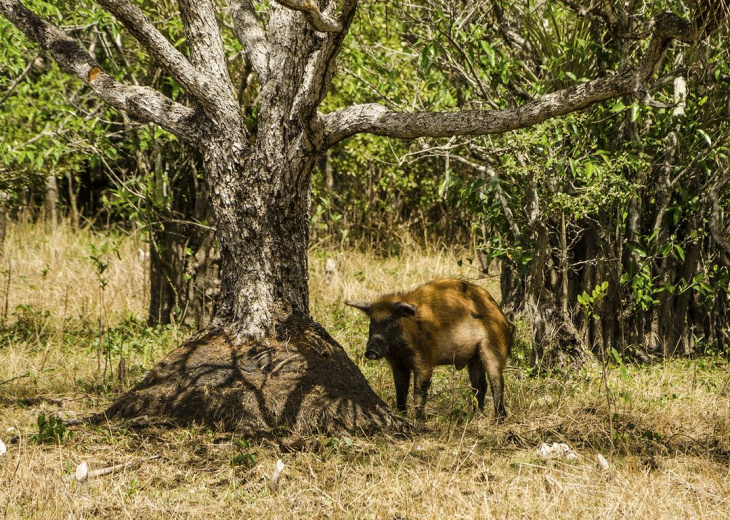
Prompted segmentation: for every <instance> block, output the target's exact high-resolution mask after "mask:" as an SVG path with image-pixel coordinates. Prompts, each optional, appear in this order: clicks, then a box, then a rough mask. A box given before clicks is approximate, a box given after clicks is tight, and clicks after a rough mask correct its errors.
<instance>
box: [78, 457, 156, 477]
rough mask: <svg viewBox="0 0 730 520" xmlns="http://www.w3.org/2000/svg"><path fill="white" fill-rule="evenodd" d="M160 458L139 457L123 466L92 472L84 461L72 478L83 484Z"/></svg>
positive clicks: (117, 465) (118, 465)
mask: <svg viewBox="0 0 730 520" xmlns="http://www.w3.org/2000/svg"><path fill="white" fill-rule="evenodd" d="M160 457H161V455H153V456H151V457H139V458H136V459H132V460H129V461H127V462H125V463H124V464H116V465H114V466H109V467H107V468H99V469H95V470H92V471H89V466H88V464H86V462H85V461H84V462H82V463H81V464H79V465H78V466H77V468H76V473H75V475H74V478H75V479H76V480H77V481H79V482H83V481H85V480H89V479H92V478H96V477H101V476H104V475H109V474H111V473H115V472H117V471H122V470H125V469H127V468H129V467H131V466H134V465H135V464H142V463H143V462H149V461H151V460H155V459H159V458H160Z"/></svg>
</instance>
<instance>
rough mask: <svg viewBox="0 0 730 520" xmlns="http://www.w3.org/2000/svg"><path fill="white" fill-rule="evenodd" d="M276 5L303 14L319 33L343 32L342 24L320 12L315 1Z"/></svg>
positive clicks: (297, 0) (283, 0)
mask: <svg viewBox="0 0 730 520" xmlns="http://www.w3.org/2000/svg"><path fill="white" fill-rule="evenodd" d="M276 3H277V4H280V5H283V6H284V7H288V8H289V9H292V10H294V11H299V12H301V13H302V14H303V15H304V17H305V18H306V19H307V22H309V24H310V25H311V26H312V27H314V28H315V29H316V30H318V31H321V32H340V31H342V24H341V23H340V22H339V20H337V19H336V18H333V17H332V16H329V15H327V14H324V13H323V12H322V11H320V10H319V6H317V2H316V1H315V0H276Z"/></svg>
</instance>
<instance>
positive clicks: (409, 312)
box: [392, 302, 418, 318]
mask: <svg viewBox="0 0 730 520" xmlns="http://www.w3.org/2000/svg"><path fill="white" fill-rule="evenodd" d="M417 310H418V307H416V306H415V305H413V304H411V303H406V302H394V303H393V308H392V311H393V314H395V315H396V316H399V317H401V318H407V317H409V316H415V315H416V311H417Z"/></svg>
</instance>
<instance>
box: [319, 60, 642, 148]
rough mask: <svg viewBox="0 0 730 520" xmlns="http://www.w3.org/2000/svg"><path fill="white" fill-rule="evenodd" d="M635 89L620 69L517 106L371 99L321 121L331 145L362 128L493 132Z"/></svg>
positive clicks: (405, 132) (394, 132) (405, 134)
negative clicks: (396, 106)
mask: <svg viewBox="0 0 730 520" xmlns="http://www.w3.org/2000/svg"><path fill="white" fill-rule="evenodd" d="M635 90H636V89H635V80H634V77H633V75H631V74H625V73H624V74H620V75H617V76H614V77H611V78H601V79H596V80H593V81H589V82H587V83H581V84H579V85H574V86H571V87H568V88H566V89H563V90H559V91H557V92H553V93H551V94H546V95H544V96H542V97H540V98H537V99H535V100H533V101H529V102H527V103H525V104H524V105H522V106H520V107H517V108H509V109H499V110H462V111H456V112H414V113H402V112H393V111H391V110H388V109H387V108H385V107H384V106H382V105H379V104H376V103H369V104H364V105H353V106H350V107H347V108H344V109H341V110H338V111H336V112H332V113H330V114H327V115H326V116H324V124H325V132H326V134H327V144H328V145H329V146H331V145H333V144H335V143H337V142H339V141H341V140H342V139H345V138H346V137H350V136H352V135H355V134H357V133H361V132H367V133H371V134H375V135H385V136H388V137H396V138H401V139H412V138H415V137H449V136H452V135H483V134H496V133H503V132H509V131H512V130H518V129H520V128H525V127H528V126H532V125H535V124H537V123H541V122H542V121H545V120H546V119H550V118H552V117H555V116H560V115H564V114H567V113H570V112H574V111H576V110H580V109H582V108H585V107H587V106H589V105H592V104H594V103H598V102H600V101H605V100H606V99H611V98H614V97H618V96H622V95H626V94H630V93H632V92H633V91H635Z"/></svg>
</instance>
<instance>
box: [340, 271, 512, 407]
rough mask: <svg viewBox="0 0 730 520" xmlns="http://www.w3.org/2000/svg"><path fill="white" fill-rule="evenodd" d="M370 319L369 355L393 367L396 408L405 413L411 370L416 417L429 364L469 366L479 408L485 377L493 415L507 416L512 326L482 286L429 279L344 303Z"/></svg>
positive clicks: (425, 390) (428, 381) (422, 403)
mask: <svg viewBox="0 0 730 520" xmlns="http://www.w3.org/2000/svg"><path fill="white" fill-rule="evenodd" d="M345 303H346V304H347V305H350V306H351V307H355V308H357V309H360V310H362V311H363V312H365V313H366V314H367V315H368V316H369V317H370V332H369V337H368V343H367V347H366V350H365V357H366V358H368V359H380V358H382V357H385V359H387V360H388V363H389V364H390V367H391V369H392V370H393V379H394V380H395V395H396V404H397V407H398V411H400V412H405V410H406V399H407V398H408V387H409V385H410V379H411V372H413V394H414V399H413V400H414V403H415V409H416V417H417V418H419V419H423V418H425V412H424V406H425V404H426V396H427V394H428V389H429V387H430V386H431V375H432V373H433V368H434V367H435V366H437V365H454V366H455V367H456V369H457V370H461V369H462V368H464V367H466V366H468V367H469V381H470V382H471V386H472V389H473V391H474V395H475V396H476V398H477V403H478V405H479V409H480V410H483V409H484V396H485V394H486V392H487V381H486V379H487V377H488V378H489V384H490V386H491V387H492V398H493V399H494V415H495V417H496V418H497V420H501V419H503V418H504V417H505V416H506V412H505V409H504V396H503V393H504V391H503V388H504V379H503V377H502V371H503V370H504V366H505V364H506V362H507V357H508V356H509V353H510V349H511V347H512V331H513V327H512V325H511V324H510V323H509V322H508V321H507V318H505V316H504V314H502V311H501V310H500V309H499V307H498V306H497V303H496V302H495V301H494V299H493V298H492V296H491V295H490V294H489V293H488V292H487V291H486V290H485V289H482V288H481V287H477V286H476V285H473V284H470V283H467V282H464V281H461V280H455V279H444V280H435V281H432V282H428V283H426V284H424V285H422V286H421V287H419V288H417V289H416V290H414V291H412V292H409V293H394V294H388V295H385V296H381V297H380V298H378V299H377V300H375V301H372V302H368V301H347V302H345Z"/></svg>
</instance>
